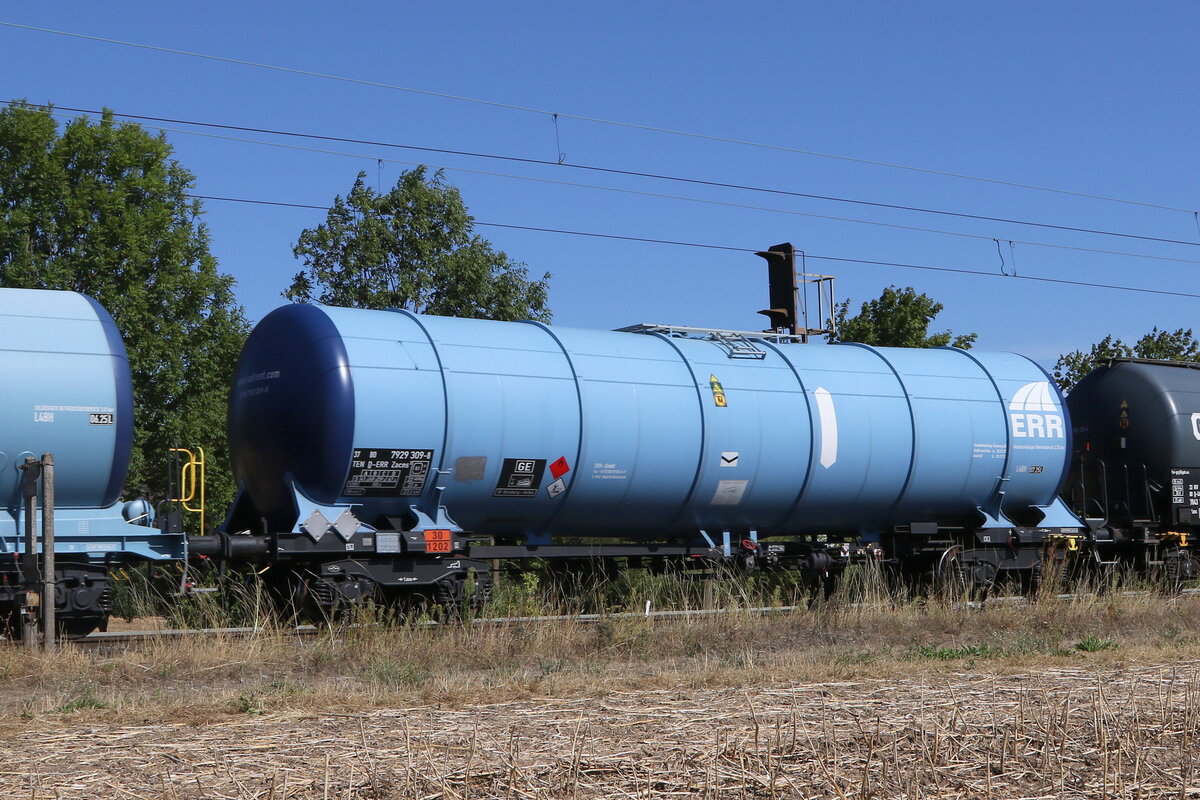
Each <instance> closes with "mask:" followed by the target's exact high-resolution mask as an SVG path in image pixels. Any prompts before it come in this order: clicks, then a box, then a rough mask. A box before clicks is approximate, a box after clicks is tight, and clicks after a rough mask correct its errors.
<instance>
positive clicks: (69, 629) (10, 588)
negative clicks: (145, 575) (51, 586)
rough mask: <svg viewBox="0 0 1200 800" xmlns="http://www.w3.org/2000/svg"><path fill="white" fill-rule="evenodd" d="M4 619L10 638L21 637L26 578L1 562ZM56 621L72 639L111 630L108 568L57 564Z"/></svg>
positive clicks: (0, 603)
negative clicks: (97, 631) (98, 630)
mask: <svg viewBox="0 0 1200 800" xmlns="http://www.w3.org/2000/svg"><path fill="white" fill-rule="evenodd" d="M0 565H2V566H0V618H2V619H4V620H5V621H6V622H7V625H8V631H9V635H10V636H19V635H20V615H21V610H22V608H23V607H24V606H25V589H24V580H25V579H24V575H23V574H22V572H21V569H20V568H19V566H17V565H16V564H14V563H10V562H8V561H7V560H5V561H4V562H0ZM54 577H55V591H54V603H55V621H56V622H57V624H58V628H59V631H60V632H62V633H63V634H64V635H66V636H68V637H79V636H86V635H87V634H89V633H91V632H92V631H94V630H96V629H100V630H105V629H107V627H108V615H109V613H110V612H111V611H112V589H111V587H110V586H109V580H108V566H107V565H106V564H104V563H100V562H96V561H65V560H62V556H61V554H60V555H59V560H58V561H57V562H56V564H55V569H54Z"/></svg>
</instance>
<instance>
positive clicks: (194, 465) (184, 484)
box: [171, 447, 207, 534]
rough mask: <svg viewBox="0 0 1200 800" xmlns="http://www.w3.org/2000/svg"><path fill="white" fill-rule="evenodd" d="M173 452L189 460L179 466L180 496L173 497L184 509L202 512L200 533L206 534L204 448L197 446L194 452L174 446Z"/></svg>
mask: <svg viewBox="0 0 1200 800" xmlns="http://www.w3.org/2000/svg"><path fill="white" fill-rule="evenodd" d="M171 452H172V453H183V454H184V455H185V456H187V461H186V462H184V464H183V465H182V466H181V467H180V468H179V495H180V496H179V497H172V498H171V499H172V500H173V501H175V502H177V503H179V504H180V505H181V506H183V508H184V510H186V511H191V512H193V513H199V514H200V533H201V534H204V533H206V532H207V531H206V529H205V527H204V499H205V498H204V448H203V447H197V448H196V452H195V453H193V452H192V451H191V450H189V449H187V448H186V447H172V448H171ZM197 453H198V454H199V456H197ZM197 494H199V498H197ZM193 503H194V504H195V505H192V504H193Z"/></svg>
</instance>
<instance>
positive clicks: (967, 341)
mask: <svg viewBox="0 0 1200 800" xmlns="http://www.w3.org/2000/svg"><path fill="white" fill-rule="evenodd" d="M941 311H942V304H941V303H939V302H937V301H936V300H934V299H933V298H931V297H929V296H928V295H926V294H920V293H918V292H917V291H916V290H915V289H913V288H912V287H911V286H908V287H905V288H903V289H900V288H897V287H895V286H889V287H888V288H886V289H884V290H883V294H881V295H880V296H879V297H878V298H877V299H875V300H870V301H867V302H865V303H863V304H862V308H860V309H859V312H858V314H856V315H855V316H853V317H851V316H850V301H849V300H847V301H845V302H843V303H840V304H839V305H838V307H837V312H836V313H835V315H834V334H833V336H831V337H829V341H831V342H861V343H863V344H869V345H876V346H883V347H945V346H947V345H951V344H952V345H953V346H954V347H962V348H965V349H969V348H970V347H971V346H972V345H973V344H975V339H976V336H977V334H974V333H967V334H962V335H958V336H955V335H954V334H952V333H951V332H950V331H943V332H941V333H934V334H930V333H929V323H931V322H932V321H933V318H934V317H936V316H937V315H938V314H940V313H941Z"/></svg>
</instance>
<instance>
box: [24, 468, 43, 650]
mask: <svg viewBox="0 0 1200 800" xmlns="http://www.w3.org/2000/svg"><path fill="white" fill-rule="evenodd" d="M21 471H22V475H21V496H22V497H23V498H24V499H25V553H24V555H23V557H22V559H21V572H22V576H23V578H24V580H23V586H22V587H21V588H22V590H23V591H22V594H23V598H22V601H21V638H22V640H23V641H24V642H25V646H26V647H28V648H29V649H30V650H33V649H35V648H36V647H37V643H38V619H37V614H36V612H35V611H34V609H35V608H36V605H37V599H38V589H39V587H38V574H37V535H36V533H35V519H34V518H35V517H36V515H37V502H36V500H37V482H38V476H39V475H40V474H41V465H40V464H38V462H37V459H35V458H33V457H32V456H30V457H26V459H25V463H24V464H22V465H21Z"/></svg>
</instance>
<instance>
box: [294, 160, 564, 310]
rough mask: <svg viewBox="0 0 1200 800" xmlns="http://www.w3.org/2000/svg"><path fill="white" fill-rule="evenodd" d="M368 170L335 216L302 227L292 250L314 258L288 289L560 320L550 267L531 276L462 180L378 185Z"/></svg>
mask: <svg viewBox="0 0 1200 800" xmlns="http://www.w3.org/2000/svg"><path fill="white" fill-rule="evenodd" d="M365 177H366V173H363V172H360V173H358V178H357V179H356V180H355V181H354V186H352V187H351V188H350V193H349V194H348V195H347V196H346V197H345V199H343V198H342V197H340V196H339V197H336V198H334V201H333V207H332V208H330V209H329V214H328V216H327V217H326V220H325V223H324V224H322V225H318V226H317V227H316V228H310V229H307V230H305V231H304V232H303V233H301V234H300V239H299V241H298V242H297V243H296V245H295V247H294V248H293V250H292V252H293V254H294V255H295V256H296V258H299V259H302V260H303V262H304V270H302V271H301V272H299V273H297V275H296V277H295V279H294V280H293V281H292V285H291V287H289V288H288V289H287V291H285V292H284V293H283V294H284V296H285V297H288V298H290V299H292V300H298V301H300V302H312V301H313V300H316V301H317V302H321V303H328V304H330V305H338V306H354V307H357V308H407V309H409V310H411V311H418V312H422V313H426V314H441V315H445V316H457V317H477V318H487V319H508V320H512V319H537V320H542V321H544V322H549V321H550V310H549V308H548V307H547V305H546V303H547V288H548V281H549V280H550V274H549V273H546V274H545V275H544V276H542V279H541V280H536V281H530V280H529V279H528V271H527V270H526V269H525V266H524V265H523V264H520V263H517V262H514V261H512V260H511V259H510V258H509V257H508V256H507V255H505V254H504V253H503V252H501V251H498V250H494V249H493V248H492V246H491V244H489V243H488V241H487V240H486V239H484V238H483V237H481V236H478V235H477V234H475V233H474V230H473V225H474V220H473V219H472V217H471V215H470V214H468V213H467V208H466V206H465V205H464V204H463V200H462V195H460V194H459V191H458V189H455V188H454V187H453V186H450V185H449V184H447V183H446V182H445V181H444V180H443V179H442V173H441V171H440V170H439V171H438V172H435V173H433V175H432V176H427V174H426V169H425V168H424V167H417V168H415V169H412V170H409V171H408V172H405V173H403V174H402V175H401V176H400V178H399V180H397V181H396V185H395V186H394V187H393V188H392V189H391V190H390V191H388V192H387V193H386V194H378V193H376V192H375V191H374V190H373V189H371V187H369V186H367V184H366V182H365V180H364V179H365Z"/></svg>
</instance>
